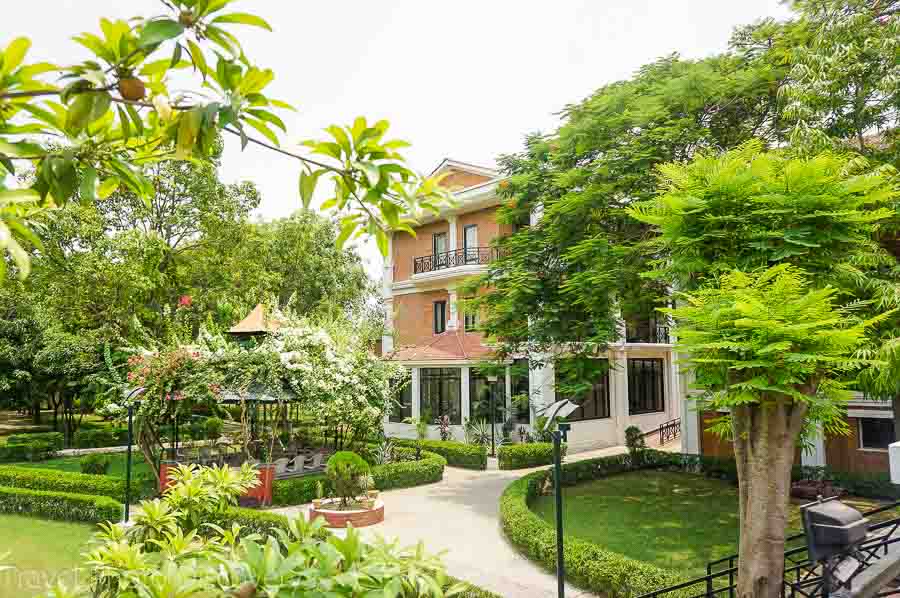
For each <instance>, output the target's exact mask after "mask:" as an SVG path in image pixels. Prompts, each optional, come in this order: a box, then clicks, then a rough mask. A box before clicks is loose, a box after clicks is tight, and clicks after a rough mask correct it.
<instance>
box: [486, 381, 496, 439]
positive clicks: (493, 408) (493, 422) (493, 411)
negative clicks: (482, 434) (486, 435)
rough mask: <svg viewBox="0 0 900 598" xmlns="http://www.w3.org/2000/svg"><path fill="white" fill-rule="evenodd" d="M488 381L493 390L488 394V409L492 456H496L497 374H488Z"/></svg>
mask: <svg viewBox="0 0 900 598" xmlns="http://www.w3.org/2000/svg"><path fill="white" fill-rule="evenodd" d="M487 381H488V383H489V384H490V385H491V391H490V393H489V395H488V401H489V404H490V407H488V409H490V410H491V457H496V456H497V448H496V444H495V441H494V428H496V427H497V409H496V406H495V405H494V400H495V399H494V390H495V386H494V385H495V384H497V376H495V375H489V376H487Z"/></svg>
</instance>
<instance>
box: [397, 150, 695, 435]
mask: <svg viewBox="0 0 900 598" xmlns="http://www.w3.org/2000/svg"><path fill="white" fill-rule="evenodd" d="M434 174H446V175H447V176H446V177H445V178H444V180H443V184H444V185H446V186H447V187H448V188H450V189H451V190H452V191H453V193H454V196H455V198H456V200H457V202H458V204H457V205H456V206H454V207H451V208H446V209H445V210H443V211H442V212H441V213H440V214H439V215H438V216H432V217H428V218H424V219H421V220H420V222H421V224H420V225H419V226H418V227H417V229H416V233H417V234H416V236H415V237H413V236H412V235H409V234H407V233H403V232H398V233H394V234H393V235H392V236H391V238H390V245H389V251H388V256H387V259H386V260H385V266H384V278H383V280H384V282H383V294H384V299H385V303H386V307H387V314H388V315H387V333H386V335H385V337H384V338H383V339H382V347H383V351H384V355H385V358H386V359H391V360H395V361H398V362H401V363H403V364H404V365H405V366H407V367H408V368H409V369H410V371H411V374H412V382H411V384H410V385H409V386H408V387H407V389H406V390H405V391H404V393H403V396H402V397H401V402H402V408H401V409H399V410H397V412H396V413H392V414H391V415H390V416H389V417H388V421H386V422H385V427H386V430H387V432H388V433H389V434H391V435H397V436H408V437H412V436H414V435H415V430H414V428H413V426H411V425H410V424H405V423H402V422H403V420H404V419H405V418H407V417H419V415H420V414H421V413H423V412H424V411H425V410H427V411H428V412H430V413H431V415H432V417H437V416H439V415H448V416H449V417H450V419H451V423H452V424H453V430H454V437H455V438H456V439H460V440H461V439H462V438H463V428H462V426H463V425H464V423H465V422H466V421H467V420H470V419H471V420H473V421H474V420H478V419H484V420H485V421H487V420H488V419H489V416H490V408H489V406H488V405H489V404H490V401H491V399H493V401H494V402H495V404H497V403H499V404H502V405H506V407H507V412H506V413H507V414H508V416H509V417H511V418H512V419H513V421H514V423H515V427H516V428H520V427H530V426H531V425H532V423H533V422H534V420H535V406H536V405H540V404H547V403H551V402H553V401H554V400H556V399H557V397H556V392H555V382H556V381H555V374H554V367H553V365H552V364H551V365H545V366H543V367H541V368H534V367H530V366H529V363H528V361H527V360H526V359H520V360H513V361H511V362H510V363H509V364H508V365H507V368H506V372H505V375H497V376H487V375H483V374H481V373H479V371H478V369H477V368H476V367H475V366H476V365H477V364H479V363H480V362H483V360H484V359H486V358H488V357H489V356H490V354H491V348H490V347H489V346H487V345H486V344H485V342H484V339H483V338H482V335H481V334H480V333H479V332H478V331H477V325H478V316H477V314H468V313H463V312H462V309H461V307H460V305H459V299H460V296H459V292H458V288H459V287H460V284H461V283H462V282H463V281H464V280H465V279H466V278H467V277H471V276H472V275H475V274H478V273H481V272H484V271H485V269H486V268H487V264H488V263H490V261H491V260H492V259H493V258H494V257H495V250H494V249H493V248H492V246H491V242H492V241H493V240H494V239H495V238H496V237H498V236H501V235H508V234H511V233H512V227H511V226H509V225H501V224H499V223H498V222H497V219H496V217H495V213H496V210H497V206H498V204H499V202H500V200H499V198H498V195H497V190H498V185H499V184H500V182H501V178H500V177H499V175H498V173H497V172H496V171H494V170H492V169H489V168H483V167H479V166H474V165H471V164H466V163H464V162H458V161H454V160H444V161H443V162H442V163H441V164H440V165H439V166H438V168H437V169H436V170H435V173H434ZM539 218H540V215H539V214H536V213H535V214H532V216H531V220H532V222H531V223H530V224H534V223H536V222H537V220H538V219H539ZM624 324H625V323H623V333H624V334H623V337H624V340H623V341H622V342H621V343H619V344H616V345H614V346H611V347H610V349H609V351H608V353H607V355H606V359H608V360H609V366H610V367H609V371H608V373H607V374H605V375H604V376H602V378H601V379H598V380H595V381H593V390H592V391H591V392H590V393H588V395H587V396H582V397H570V398H572V399H573V400H576V401H577V402H579V403H580V404H581V405H582V407H581V409H579V410H577V411H576V412H575V413H574V414H573V415H572V416H570V417H569V418H568V419H569V420H570V421H572V422H573V426H572V431H571V432H570V434H569V446H570V450H571V451H578V450H588V449H592V448H598V447H604V446H612V445H617V444H622V443H623V442H624V438H625V429H626V428H627V427H629V426H631V425H635V426H637V427H639V428H640V429H641V430H643V431H649V430H652V429H655V428H657V427H659V426H660V425H661V424H662V423H664V422H666V421H668V420H672V419H675V418H679V417H681V416H682V401H681V400H680V397H681V396H683V391H684V388H683V384H682V380H681V376H680V375H679V373H678V368H677V365H676V364H675V363H674V359H673V351H672V344H671V343H670V339H669V336H668V328H667V327H666V326H663V325H657V323H656V322H655V321H644V322H641V323H640V325H637V326H629V325H624ZM626 331H627V332H626ZM512 366H515V367H512ZM523 393H527V394H528V395H529V396H530V398H531V405H530V406H528V407H525V406H521V407H515V408H514V406H513V404H512V403H511V401H510V398H511V397H512V396H514V395H520V394H523ZM501 419H502V418H501ZM497 423H501V420H500V419H498V420H497ZM430 435H431V436H433V437H436V436H437V430H436V428H434V427H432V429H431V431H430ZM512 436H513V439H514V440H515V439H517V437H518V434H516V433H515V432H514V433H513V435H512Z"/></svg>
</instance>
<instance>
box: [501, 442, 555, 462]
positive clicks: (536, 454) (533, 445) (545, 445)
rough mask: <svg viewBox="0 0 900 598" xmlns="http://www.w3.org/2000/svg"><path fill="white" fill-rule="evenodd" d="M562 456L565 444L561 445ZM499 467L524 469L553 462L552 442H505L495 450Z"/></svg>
mask: <svg viewBox="0 0 900 598" xmlns="http://www.w3.org/2000/svg"><path fill="white" fill-rule="evenodd" d="M561 453H562V456H563V457H565V456H566V445H565V444H564V445H562V447H561ZM497 460H498V462H499V465H500V469H526V468H528V467H540V466H541V465H550V464H551V463H553V444H552V443H550V442H529V443H525V444H507V445H504V446H501V447H500V448H499V449H498V450H497Z"/></svg>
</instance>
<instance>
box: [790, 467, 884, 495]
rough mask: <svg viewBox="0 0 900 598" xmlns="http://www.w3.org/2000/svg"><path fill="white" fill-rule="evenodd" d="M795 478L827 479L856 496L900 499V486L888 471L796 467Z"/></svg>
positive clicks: (793, 476)
mask: <svg viewBox="0 0 900 598" xmlns="http://www.w3.org/2000/svg"><path fill="white" fill-rule="evenodd" d="M792 479H793V480H795V481H796V480H817V481H822V480H827V481H829V482H833V483H834V484H835V485H836V486H840V487H841V488H843V489H844V490H846V491H847V492H849V493H850V494H853V495H854V496H863V497H866V498H880V499H890V500H898V499H900V486H897V485H895V484H893V483H891V476H890V474H889V473H888V472H878V473H853V472H849V471H836V470H834V469H832V468H830V467H827V466H826V467H812V466H806V465H804V466H797V467H794V471H793V475H792Z"/></svg>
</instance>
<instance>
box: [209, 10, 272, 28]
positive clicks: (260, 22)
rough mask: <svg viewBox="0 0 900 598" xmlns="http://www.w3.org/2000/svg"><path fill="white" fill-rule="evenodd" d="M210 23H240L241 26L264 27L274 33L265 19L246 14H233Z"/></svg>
mask: <svg viewBox="0 0 900 598" xmlns="http://www.w3.org/2000/svg"><path fill="white" fill-rule="evenodd" d="M210 23H240V24H241V25H251V26H253V27H262V28H263V29H266V30H267V31H272V26H271V25H269V24H268V23H267V22H266V21H265V19H263V18H261V17H258V16H256V15H251V14H248V13H245V12H232V13H229V14H227V15H220V16H218V17H216V18H214V19H213V20H212V21H210Z"/></svg>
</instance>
